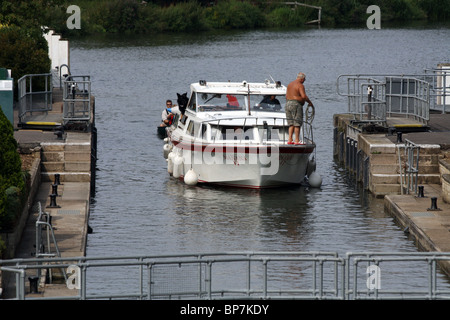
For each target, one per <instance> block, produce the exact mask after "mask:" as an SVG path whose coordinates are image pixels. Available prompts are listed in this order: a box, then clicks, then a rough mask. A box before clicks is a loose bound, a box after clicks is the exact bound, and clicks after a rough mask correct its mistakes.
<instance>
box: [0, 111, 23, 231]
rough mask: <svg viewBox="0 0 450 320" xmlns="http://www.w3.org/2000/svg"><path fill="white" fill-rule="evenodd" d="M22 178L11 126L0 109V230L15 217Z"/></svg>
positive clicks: (6, 226)
mask: <svg viewBox="0 0 450 320" xmlns="http://www.w3.org/2000/svg"><path fill="white" fill-rule="evenodd" d="M23 177H24V176H23V173H22V162H21V159H20V155H19V153H18V152H17V141H16V140H15V139H14V130H13V126H12V124H11V122H9V120H8V119H7V118H6V116H5V115H4V113H3V111H2V110H1V109H0V230H1V229H7V228H10V227H11V222H12V221H11V220H14V218H15V217H16V216H17V210H18V209H17V204H16V200H17V201H20V197H21V194H22V193H23V191H24V190H25V181H24V178H23ZM7 208H8V210H7Z"/></svg>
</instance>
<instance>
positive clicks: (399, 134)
mask: <svg viewBox="0 0 450 320" xmlns="http://www.w3.org/2000/svg"><path fill="white" fill-rule="evenodd" d="M401 142H402V133H401V132H399V131H397V143H401Z"/></svg>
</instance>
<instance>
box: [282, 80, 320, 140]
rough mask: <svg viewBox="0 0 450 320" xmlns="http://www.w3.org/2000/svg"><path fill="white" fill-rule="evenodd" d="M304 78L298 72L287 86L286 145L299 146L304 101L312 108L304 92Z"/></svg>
mask: <svg viewBox="0 0 450 320" xmlns="http://www.w3.org/2000/svg"><path fill="white" fill-rule="evenodd" d="M305 80H306V76H305V74H304V73H302V72H300V73H299V74H298V75H297V79H295V80H294V81H292V82H291V83H289V84H288V86H287V89H286V118H287V122H288V125H289V138H288V144H299V143H300V140H299V137H300V127H301V125H302V124H303V105H304V104H305V101H306V102H308V106H311V107H314V105H313V104H312V102H311V100H309V98H308V96H307V95H306V92H305V86H304V85H303V82H305ZM293 134H295V142H292V135H293Z"/></svg>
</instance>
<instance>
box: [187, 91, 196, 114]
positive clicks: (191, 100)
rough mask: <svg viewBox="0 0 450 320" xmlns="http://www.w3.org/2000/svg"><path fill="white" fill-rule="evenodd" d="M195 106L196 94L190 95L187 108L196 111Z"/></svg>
mask: <svg viewBox="0 0 450 320" xmlns="http://www.w3.org/2000/svg"><path fill="white" fill-rule="evenodd" d="M196 108H197V95H195V94H193V95H191V99H190V100H189V104H188V109H191V110H194V111H196Z"/></svg>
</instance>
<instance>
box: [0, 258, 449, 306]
mask: <svg viewBox="0 0 450 320" xmlns="http://www.w3.org/2000/svg"><path fill="white" fill-rule="evenodd" d="M449 262H450V253H449V252H418V253H393V252H384V253H383V252H380V253H376V252H356V253H354V252H349V253H346V255H345V257H340V256H339V255H338V254H337V253H335V252H231V253H227V252H225V253H197V254H195V253H193V254H182V255H160V256H122V257H119V256H117V257H72V258H42V259H37V258H36V259H13V260H0V268H1V270H2V271H3V272H13V273H15V274H16V275H17V277H16V299H45V298H43V297H40V298H35V297H34V298H32V297H27V295H26V292H25V291H26V290H25V273H29V272H30V271H32V270H36V269H43V268H49V267H50V265H51V267H53V268H67V269H68V270H69V268H70V270H77V271H76V272H75V273H73V274H72V275H71V276H70V277H69V278H68V280H67V282H66V285H67V288H68V289H67V290H75V291H72V292H73V293H74V294H73V295H70V296H64V297H63V296H61V297H51V299H81V300H84V299H116V298H117V299H124V298H129V299H327V300H358V299H434V300H437V299H450V284H449V283H448V281H447V280H446V277H445V275H443V274H442V271H440V267H442V266H444V265H446V268H448V263H449ZM114 270H115V272H114ZM447 270H448V269H447ZM402 272H403V274H402ZM109 274H111V275H115V277H117V276H119V277H122V276H123V275H124V274H126V275H127V278H126V279H127V280H126V282H125V283H121V285H120V290H119V291H118V292H117V291H116V292H105V291H104V289H101V288H105V283H108V282H109V281H112V282H113V281H116V280H117V279H107V277H108V275H109ZM417 275H420V276H419V277H418V276H417ZM401 277H403V279H406V282H408V281H409V282H412V283H411V284H410V285H409V286H407V287H405V288H403V287H402V284H404V283H403V282H405V281H403V282H401V281H400V284H399V282H398V281H397V283H396V281H395V280H396V278H401ZM419 278H420V279H419ZM393 280H394V281H393ZM71 281H74V282H71ZM99 281H100V282H99ZM95 282H98V283H101V285H100V289H99V288H98V287H99V286H98V285H97V288H96V289H95V290H93V291H94V292H93V293H91V292H90V291H92V290H88V289H89V288H88V286H90V285H92V283H95ZM73 284H75V285H73ZM127 285H128V286H130V287H127ZM110 288H111V287H110ZM77 290H78V291H77ZM110 290H111V289H110ZM96 291H97V292H96ZM76 293H77V294H76Z"/></svg>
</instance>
